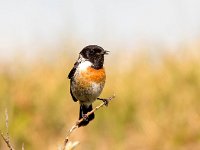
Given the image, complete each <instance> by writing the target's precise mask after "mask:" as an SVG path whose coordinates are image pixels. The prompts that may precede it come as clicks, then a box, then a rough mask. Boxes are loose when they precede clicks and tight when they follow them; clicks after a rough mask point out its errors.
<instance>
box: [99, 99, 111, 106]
mask: <svg viewBox="0 0 200 150" xmlns="http://www.w3.org/2000/svg"><path fill="white" fill-rule="evenodd" d="M97 99H98V100H100V101H103V102H104V105H105V106H108V103H109V100H108V99H107V98H97Z"/></svg>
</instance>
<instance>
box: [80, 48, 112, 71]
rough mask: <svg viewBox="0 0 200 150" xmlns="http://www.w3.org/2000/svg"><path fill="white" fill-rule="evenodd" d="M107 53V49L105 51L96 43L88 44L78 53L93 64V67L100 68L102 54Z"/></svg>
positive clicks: (102, 59) (102, 58) (102, 60)
mask: <svg viewBox="0 0 200 150" xmlns="http://www.w3.org/2000/svg"><path fill="white" fill-rule="evenodd" d="M105 54H108V51H105V50H104V49H103V48H102V47H100V46H97V45H89V46H86V47H85V48H83V49H82V51H81V52H80V55H82V57H83V58H84V59H86V60H88V61H90V62H91V63H92V64H93V65H92V67H93V68H95V69H100V68H102V67H103V63H104V55H105Z"/></svg>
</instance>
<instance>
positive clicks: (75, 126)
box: [62, 95, 115, 150]
mask: <svg viewBox="0 0 200 150" xmlns="http://www.w3.org/2000/svg"><path fill="white" fill-rule="evenodd" d="M113 98H115V95H113V96H111V97H109V98H105V99H102V98H98V100H102V101H103V103H101V104H100V105H99V106H97V107H95V108H94V109H93V110H92V111H90V112H88V113H87V114H86V116H89V115H91V114H92V113H94V112H95V111H97V110H98V109H99V108H101V107H103V106H104V105H105V106H107V105H108V102H109V101H111V100H112V99H113ZM83 120H84V119H83V118H81V119H80V120H78V121H77V122H76V124H75V125H73V126H72V127H71V129H70V130H69V131H68V133H67V135H66V137H65V140H64V144H63V148H62V150H66V149H65V148H66V146H67V144H68V142H69V136H70V135H71V134H72V132H73V131H74V130H76V129H77V128H78V126H79V124H80V123H81V122H82V121H83ZM77 145H78V144H77Z"/></svg>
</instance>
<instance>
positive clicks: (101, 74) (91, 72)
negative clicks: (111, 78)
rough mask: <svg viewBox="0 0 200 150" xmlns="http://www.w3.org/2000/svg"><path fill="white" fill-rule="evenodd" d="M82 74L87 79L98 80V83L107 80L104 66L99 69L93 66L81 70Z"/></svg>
mask: <svg viewBox="0 0 200 150" xmlns="http://www.w3.org/2000/svg"><path fill="white" fill-rule="evenodd" d="M81 76H82V78H84V79H85V80H88V81H92V82H96V83H100V82H105V79H106V74H105V70H104V68H102V69H98V70H97V69H94V68H92V67H88V68H87V71H84V72H81Z"/></svg>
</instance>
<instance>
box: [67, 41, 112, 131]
mask: <svg viewBox="0 0 200 150" xmlns="http://www.w3.org/2000/svg"><path fill="white" fill-rule="evenodd" d="M108 53H109V51H107V50H104V49H103V48H102V47H100V46H98V45H88V46H86V47H84V48H83V49H82V50H81V52H80V53H79V57H78V60H77V61H76V62H75V64H74V66H73V68H72V69H71V71H70V72H69V74H68V78H69V79H70V94H71V97H72V99H73V101H74V102H77V101H79V103H80V111H79V119H81V118H83V121H82V122H80V123H79V124H78V127H81V126H86V125H87V124H88V123H89V122H90V121H92V120H93V119H94V117H95V115H94V113H92V114H91V115H89V116H87V115H86V114H87V113H88V112H90V111H91V110H92V109H93V108H92V103H93V102H94V101H95V100H96V99H100V100H105V99H101V98H98V97H99V96H100V94H101V92H102V90H103V88H104V85H105V81H106V73H105V69H104V55H107V54H108Z"/></svg>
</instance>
